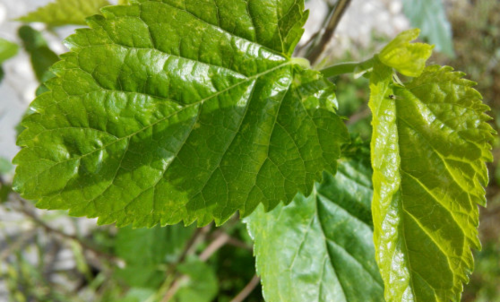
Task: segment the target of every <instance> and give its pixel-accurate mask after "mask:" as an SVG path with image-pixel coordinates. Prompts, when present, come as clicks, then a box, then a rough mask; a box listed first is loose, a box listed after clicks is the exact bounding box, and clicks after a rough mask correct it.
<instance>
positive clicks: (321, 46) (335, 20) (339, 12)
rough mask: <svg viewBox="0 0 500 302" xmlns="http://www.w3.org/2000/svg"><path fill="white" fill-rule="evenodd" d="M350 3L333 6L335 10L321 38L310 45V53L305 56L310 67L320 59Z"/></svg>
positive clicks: (348, 1)
mask: <svg viewBox="0 0 500 302" xmlns="http://www.w3.org/2000/svg"><path fill="white" fill-rule="evenodd" d="M350 3H351V0H339V1H338V3H337V5H336V6H335V9H334V10H333V13H332V14H331V17H330V20H329V21H328V25H327V26H326V28H325V29H324V32H323V35H322V36H321V38H319V41H318V40H316V41H318V42H317V43H314V44H313V45H312V47H311V51H310V52H309V54H308V55H307V59H308V60H309V61H310V62H311V65H314V64H316V62H317V61H318V60H319V58H320V57H321V54H323V51H324V50H325V48H326V45H327V44H328V42H329V41H330V40H331V38H332V37H333V34H334V33H335V29H336V28H337V26H338V24H339V22H340V19H341V18H342V16H343V15H344V13H345V11H346V10H347V7H348V6H349V4H350Z"/></svg>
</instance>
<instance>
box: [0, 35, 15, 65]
mask: <svg viewBox="0 0 500 302" xmlns="http://www.w3.org/2000/svg"><path fill="white" fill-rule="evenodd" d="M18 50H19V46H17V44H16V43H13V42H10V41H8V40H5V39H2V38H0V65H2V64H3V62H5V61H7V60H8V59H10V58H12V57H13V56H15V55H16V54H17V51H18Z"/></svg>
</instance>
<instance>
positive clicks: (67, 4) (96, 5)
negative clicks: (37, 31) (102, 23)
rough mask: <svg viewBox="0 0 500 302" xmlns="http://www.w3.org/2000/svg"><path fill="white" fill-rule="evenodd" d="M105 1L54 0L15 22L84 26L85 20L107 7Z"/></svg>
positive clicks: (107, 3)
mask: <svg viewBox="0 0 500 302" xmlns="http://www.w3.org/2000/svg"><path fill="white" fill-rule="evenodd" d="M108 5H109V2H108V1H107V0H55V1H54V2H51V3H49V4H47V5H46V6H43V7H40V8H38V9H37V10H36V11H33V12H30V13H28V14H27V15H26V16H23V17H20V18H18V19H17V20H18V21H21V22H42V23H45V24H47V25H49V26H64V25H85V24H86V23H85V18H87V17H89V16H92V15H95V14H98V13H99V9H100V8H102V7H104V6H108Z"/></svg>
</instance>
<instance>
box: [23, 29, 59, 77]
mask: <svg viewBox="0 0 500 302" xmlns="http://www.w3.org/2000/svg"><path fill="white" fill-rule="evenodd" d="M18 34H19V37H20V38H21V40H22V41H23V45H24V49H25V50H26V52H28V53H29V55H30V59H31V66H32V67H33V71H34V72H35V75H36V78H37V79H38V81H39V82H41V83H42V82H44V80H45V79H48V78H50V77H51V73H50V71H49V68H50V66H52V65H53V64H54V63H55V62H57V61H59V57H58V56H57V54H56V53H55V52H53V51H52V50H51V49H50V48H49V46H48V44H47V41H46V40H45V39H44V37H43V36H42V34H41V33H40V32H39V31H37V30H35V29H33V28H32V27H30V26H28V25H24V26H21V27H20V28H19V30H18Z"/></svg>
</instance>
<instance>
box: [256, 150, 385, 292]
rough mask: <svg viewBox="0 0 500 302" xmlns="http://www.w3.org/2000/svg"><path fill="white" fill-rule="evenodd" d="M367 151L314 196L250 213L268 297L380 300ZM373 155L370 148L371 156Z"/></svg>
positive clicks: (346, 162) (348, 162)
mask: <svg viewBox="0 0 500 302" xmlns="http://www.w3.org/2000/svg"><path fill="white" fill-rule="evenodd" d="M368 152H369V151H367V152H365V153H364V154H362V153H361V154H360V153H359V152H358V153H357V154H355V155H353V157H350V158H343V159H341V160H340V162H339V167H338V172H337V175H336V176H335V177H333V176H331V175H329V174H326V173H325V176H324V182H323V183H322V184H316V190H315V191H314V193H313V194H311V196H309V197H307V198H306V197H304V196H303V195H297V197H296V198H295V199H294V201H293V202H292V203H291V204H289V205H288V206H282V205H279V206H278V207H276V208H275V209H274V210H273V211H271V212H270V213H265V212H264V210H263V208H262V207H259V209H258V210H256V211H255V212H254V213H253V214H252V215H250V216H249V217H248V218H246V221H247V223H248V228H249V231H250V233H251V235H252V237H253V238H254V240H255V247H254V249H255V255H256V257H257V271H258V273H259V274H260V276H262V286H263V291H264V296H265V298H266V301H268V302H273V301H288V302H293V301H297V302H302V301H308V302H313V301H336V302H342V301H346V302H350V301H383V300H384V297H383V285H382V279H381V277H380V273H379V271H378V267H377V264H376V262H375V249H374V246H373V230H372V220H371V213H370V203H371V198H372V186H371V175H372V171H371V168H370V159H369V153H368ZM367 153H368V154H367Z"/></svg>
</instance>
